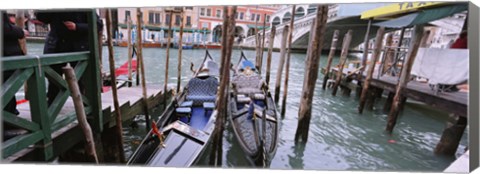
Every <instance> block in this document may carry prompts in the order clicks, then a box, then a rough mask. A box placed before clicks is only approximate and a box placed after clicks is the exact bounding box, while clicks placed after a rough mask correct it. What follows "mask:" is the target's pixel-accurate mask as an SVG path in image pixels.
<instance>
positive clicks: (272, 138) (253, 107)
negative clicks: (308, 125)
mask: <svg viewBox="0 0 480 174" xmlns="http://www.w3.org/2000/svg"><path fill="white" fill-rule="evenodd" d="M231 84H232V85H231V86H232V90H230V91H231V92H230V94H229V107H230V108H229V120H230V123H231V125H232V128H233V131H234V133H235V137H236V139H237V140H238V142H239V144H240V147H241V148H242V150H243V151H244V154H245V156H246V158H247V160H248V161H249V162H250V163H251V164H252V165H255V166H259V167H268V166H270V163H271V159H272V158H273V156H274V155H275V152H276V148H277V139H278V121H277V120H278V116H277V115H278V114H277V109H276V106H275V103H274V100H273V97H272V95H271V94H270V91H269V90H268V86H267V85H266V84H265V82H264V81H263V79H262V76H261V75H260V74H259V73H258V71H257V69H256V68H255V66H254V64H253V63H252V62H250V61H249V60H248V59H247V58H246V57H245V55H244V54H243V52H242V53H241V57H240V60H239V61H238V64H237V66H236V68H235V69H234V73H233V77H232V81H231Z"/></svg>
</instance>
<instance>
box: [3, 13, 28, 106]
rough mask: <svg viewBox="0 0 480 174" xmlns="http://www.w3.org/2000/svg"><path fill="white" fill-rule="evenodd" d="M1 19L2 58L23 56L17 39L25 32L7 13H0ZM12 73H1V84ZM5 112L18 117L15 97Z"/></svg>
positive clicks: (22, 36) (23, 35)
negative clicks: (0, 14)
mask: <svg viewBox="0 0 480 174" xmlns="http://www.w3.org/2000/svg"><path fill="white" fill-rule="evenodd" d="M2 17H3V33H2V38H3V48H2V49H3V51H2V56H3V57H8V56H19V55H24V53H23V51H22V48H21V47H20V43H19V42H18V40H19V39H22V38H24V37H25V34H26V33H27V32H26V31H25V30H23V29H22V28H20V27H18V26H15V24H13V23H12V22H11V20H10V19H9V16H8V15H7V13H5V12H2ZM13 73H14V71H13V70H12V71H4V72H3V82H5V81H6V80H8V78H10V76H12V74H13ZM5 111H7V112H10V113H13V114H15V115H18V114H19V112H18V110H17V101H16V98H15V96H14V97H13V99H12V100H10V101H9V102H8V104H7V106H6V107H5Z"/></svg>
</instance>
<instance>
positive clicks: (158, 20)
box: [155, 13, 160, 24]
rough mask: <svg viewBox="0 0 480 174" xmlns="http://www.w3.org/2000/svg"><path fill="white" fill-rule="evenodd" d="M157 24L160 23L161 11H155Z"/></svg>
mask: <svg viewBox="0 0 480 174" xmlns="http://www.w3.org/2000/svg"><path fill="white" fill-rule="evenodd" d="M155 24H160V13H155Z"/></svg>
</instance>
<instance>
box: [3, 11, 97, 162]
mask: <svg viewBox="0 0 480 174" xmlns="http://www.w3.org/2000/svg"><path fill="white" fill-rule="evenodd" d="M89 19H90V20H89V26H91V27H90V29H91V30H90V32H89V38H90V41H89V44H90V51H85V52H75V53H61V54H46V55H39V56H32V55H27V56H14V57H2V58H1V61H2V65H3V67H2V71H3V72H5V71H13V72H14V73H13V74H12V75H11V76H10V77H9V78H8V79H4V83H3V84H2V90H1V92H2V108H3V111H2V116H3V123H4V124H8V125H9V126H13V127H15V128H19V129H24V130H26V131H27V132H28V133H27V134H23V135H18V136H15V137H13V138H11V139H8V140H6V141H4V142H2V158H3V159H5V158H8V157H9V156H11V155H13V154H15V153H17V152H19V151H21V150H23V149H25V148H28V147H31V146H33V147H35V149H36V150H37V151H38V152H39V157H40V159H39V160H46V161H48V160H51V159H52V158H53V157H54V153H53V146H52V144H53V143H52V133H54V132H55V131H58V130H59V129H61V128H63V127H65V126H67V125H69V124H71V123H73V122H74V121H76V116H75V111H74V110H73V109H72V111H71V112H69V113H62V114H60V112H61V111H62V108H63V107H64V105H65V103H66V101H67V99H68V97H69V96H70V90H69V88H68V86H67V82H66V81H65V79H64V78H63V77H62V76H60V75H59V74H58V73H56V72H55V71H54V70H53V69H52V68H51V67H50V66H52V65H58V64H65V63H74V62H76V66H75V67H74V70H75V74H76V76H77V79H79V80H80V81H82V83H83V84H84V88H85V93H84V94H83V95H82V98H83V102H84V106H85V113H86V114H87V118H88V120H89V122H90V124H91V127H92V129H93V131H95V132H101V131H102V129H103V127H102V125H103V124H102V111H101V102H100V101H101V99H100V92H101V91H100V88H101V79H100V68H99V59H98V57H99V56H98V55H99V54H98V39H97V38H98V36H97V35H98V34H97V32H96V31H97V25H96V19H97V18H96V13H95V11H93V10H92V11H89ZM92 31H95V32H92ZM47 79H49V81H50V82H52V84H53V85H55V86H57V87H58V88H59V89H60V92H59V93H58V94H57V96H56V97H55V99H54V100H53V102H52V103H51V105H50V106H48V105H47V83H46V80H47ZM24 83H26V84H27V87H28V90H27V93H26V97H28V100H29V107H30V115H29V117H27V118H22V117H20V116H17V115H15V114H13V113H10V112H7V111H5V107H6V105H7V103H8V102H9V101H10V100H12V99H13V97H14V96H15V94H16V93H17V92H19V91H20V90H21V89H22V86H23V85H24ZM22 115H23V114H22ZM59 115H62V116H61V117H59Z"/></svg>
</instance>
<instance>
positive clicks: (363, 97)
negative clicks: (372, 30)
mask: <svg viewBox="0 0 480 174" xmlns="http://www.w3.org/2000/svg"><path fill="white" fill-rule="evenodd" d="M384 34H385V28H384V27H380V29H378V30H377V36H376V37H375V50H373V55H372V60H370V65H369V67H368V72H367V77H365V81H364V82H363V88H362V94H361V95H360V105H359V106H358V113H360V114H362V113H363V108H364V107H365V102H366V100H367V95H368V94H367V92H368V88H369V87H370V81H372V76H373V72H374V71H375V64H376V63H377V60H378V57H380V54H381V51H382V42H383V35H384ZM372 100H374V99H372Z"/></svg>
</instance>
